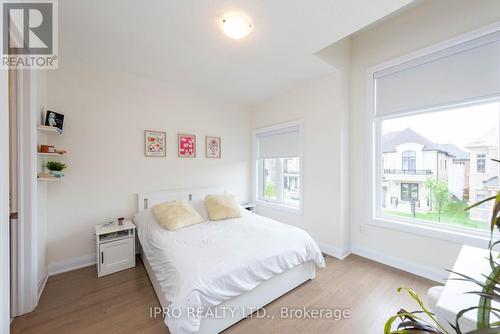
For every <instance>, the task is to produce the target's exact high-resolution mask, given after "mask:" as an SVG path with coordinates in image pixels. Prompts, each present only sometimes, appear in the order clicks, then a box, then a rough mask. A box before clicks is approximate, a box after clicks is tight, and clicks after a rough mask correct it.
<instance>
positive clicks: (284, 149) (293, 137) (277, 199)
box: [255, 122, 302, 211]
mask: <svg viewBox="0 0 500 334" xmlns="http://www.w3.org/2000/svg"><path fill="white" fill-rule="evenodd" d="M255 133H256V135H255V140H256V147H257V157H256V169H257V170H256V175H257V178H256V179H257V184H256V189H257V204H261V205H267V206H275V207H277V208H282V209H287V210H292V211H300V210H301V202H302V185H301V183H302V172H301V153H300V140H301V138H300V137H301V135H300V134H301V125H300V123H296V122H294V123H287V124H284V125H282V126H274V127H271V128H266V129H259V130H256V132H255Z"/></svg>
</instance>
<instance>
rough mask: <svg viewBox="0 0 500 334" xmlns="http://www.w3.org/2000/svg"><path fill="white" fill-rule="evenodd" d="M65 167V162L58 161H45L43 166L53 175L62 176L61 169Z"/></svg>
mask: <svg viewBox="0 0 500 334" xmlns="http://www.w3.org/2000/svg"><path fill="white" fill-rule="evenodd" d="M67 167H68V166H67V165H66V164H64V163H62V162H59V161H47V162H46V163H45V168H47V169H48V170H49V171H50V173H51V174H52V175H54V176H55V177H62V176H63V173H62V171H63V170H64V169H65V168H67Z"/></svg>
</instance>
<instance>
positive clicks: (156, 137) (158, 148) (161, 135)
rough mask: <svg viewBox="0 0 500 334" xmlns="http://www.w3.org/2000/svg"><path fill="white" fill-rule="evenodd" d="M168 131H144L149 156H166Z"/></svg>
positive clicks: (146, 151) (146, 150)
mask: <svg viewBox="0 0 500 334" xmlns="http://www.w3.org/2000/svg"><path fill="white" fill-rule="evenodd" d="M166 137H167V133H166V132H162V131H151V130H145V131H144V148H145V154H146V156H147V157H165V156H167V150H166Z"/></svg>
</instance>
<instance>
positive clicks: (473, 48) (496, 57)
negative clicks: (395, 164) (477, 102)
mask: <svg viewBox="0 0 500 334" xmlns="http://www.w3.org/2000/svg"><path fill="white" fill-rule="evenodd" d="M374 79H375V113H376V115H389V114H392V113H395V112H401V111H405V110H416V109H422V108H426V107H432V106H437V105H442V104H447V103H454V102H461V101H465V100H470V99H475V98H483V97H491V96H495V95H500V32H495V33H493V34H489V35H486V36H483V37H481V38H476V39H474V40H471V41H468V42H466V43H462V44H460V45H457V46H454V47H451V48H448V49H445V50H442V51H439V52H435V53H433V54H430V55H427V56H425V57H421V58H419V59H415V60H412V61H409V62H407V63H404V64H401V65H398V66H395V67H392V68H388V69H386V70H383V71H380V72H376V73H375V74H374Z"/></svg>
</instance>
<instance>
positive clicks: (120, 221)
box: [118, 217, 125, 225]
mask: <svg viewBox="0 0 500 334" xmlns="http://www.w3.org/2000/svg"><path fill="white" fill-rule="evenodd" d="M124 220H125V218H123V217H120V218H118V225H123V221H124Z"/></svg>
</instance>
